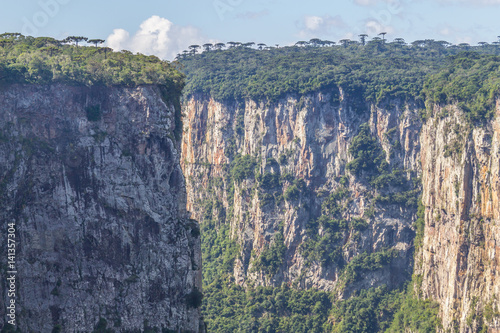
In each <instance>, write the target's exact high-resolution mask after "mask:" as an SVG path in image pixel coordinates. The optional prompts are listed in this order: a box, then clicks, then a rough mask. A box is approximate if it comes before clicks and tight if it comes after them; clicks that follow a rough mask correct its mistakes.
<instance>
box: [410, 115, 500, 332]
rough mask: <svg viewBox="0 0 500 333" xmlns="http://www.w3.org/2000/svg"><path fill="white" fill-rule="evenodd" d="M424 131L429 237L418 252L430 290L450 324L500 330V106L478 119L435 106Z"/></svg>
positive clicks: (419, 271) (425, 284)
mask: <svg viewBox="0 0 500 333" xmlns="http://www.w3.org/2000/svg"><path fill="white" fill-rule="evenodd" d="M434 113H435V114H436V115H435V116H434V117H431V118H430V119H429V120H428V121H427V122H426V124H425V126H424V127H423V129H422V133H421V136H420V137H421V147H422V171H423V172H422V183H423V203H424V205H425V206H426V211H425V237H424V239H423V246H422V248H421V250H420V251H419V252H418V255H417V256H416V262H417V263H419V264H418V265H417V266H416V273H417V274H420V275H421V276H422V286H421V290H422V292H423V295H424V296H425V297H428V298H433V299H435V300H437V301H439V303H440V304H441V314H442V318H443V326H444V328H445V329H455V330H456V331H460V332H478V331H481V329H483V328H488V329H489V330H488V332H497V331H499V330H500V316H499V315H500V313H499V312H498V310H499V309H500V308H499V305H500V304H499V303H498V296H499V292H500V279H499V278H498V270H499V264H500V256H499V250H500V247H499V241H500V229H499V223H500V206H499V200H500V117H499V114H500V108H499V107H498V105H497V112H496V113H497V114H496V119H495V120H493V121H490V122H488V123H486V124H484V125H482V126H479V127H478V126H471V125H468V122H467V121H465V119H464V114H463V113H462V112H460V111H459V110H458V109H457V108H456V107H455V106H447V107H444V108H436V109H435V110H434Z"/></svg>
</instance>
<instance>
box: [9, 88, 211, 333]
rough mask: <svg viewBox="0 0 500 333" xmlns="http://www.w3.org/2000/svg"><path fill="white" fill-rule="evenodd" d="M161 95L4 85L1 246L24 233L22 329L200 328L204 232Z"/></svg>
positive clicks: (157, 91) (19, 265)
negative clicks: (192, 208) (190, 202)
mask: <svg viewBox="0 0 500 333" xmlns="http://www.w3.org/2000/svg"><path fill="white" fill-rule="evenodd" d="M162 96H164V94H162V91H161V88H160V87H156V86H141V87H137V88H124V87H109V88H104V87H102V88H86V87H78V86H70V85H64V84H53V85H46V86H41V85H10V86H6V87H5V86H4V87H2V88H1V90H0V193H1V195H0V198H1V202H2V209H1V211H0V217H1V218H0V219H1V221H2V239H5V237H6V235H7V225H6V224H7V223H8V222H14V223H15V225H16V226H15V228H16V240H17V248H16V250H17V253H16V259H15V260H16V263H15V265H16V269H17V277H16V278H17V293H16V302H17V318H16V319H17V325H18V327H19V329H21V331H23V332H51V331H53V330H54V329H55V331H61V332H77V331H79V332H82V331H85V332H90V331H92V330H94V329H95V328H96V327H99V328H100V329H103V328H104V327H106V326H107V327H108V328H111V329H113V330H115V331H139V330H144V329H146V328H155V327H156V328H158V329H164V330H172V331H173V330H175V331H177V330H182V331H189V332H198V331H199V330H200V324H201V323H200V313H199V309H198V307H199V303H200V292H199V291H200V289H201V254H200V240H199V228H198V225H197V223H196V222H195V221H194V220H191V219H189V218H188V216H187V215H188V214H187V212H186V210H185V206H186V197H185V195H186V194H185V184H184V178H183V175H182V170H181V169H180V165H179V158H180V150H179V143H180V142H179V141H178V139H177V138H176V135H175V134H176V133H175V117H176V114H175V111H174V107H173V104H172V103H170V102H169V101H168V100H164V99H162ZM174 98H175V97H174ZM4 244H5V243H4V242H3V241H2V248H1V250H0V252H1V253H2V258H5V257H6V251H7V247H6V246H4ZM2 261H3V260H2ZM1 269H2V273H1V275H2V277H5V276H6V272H5V271H6V269H7V268H6V267H5V266H2V267H1ZM1 283H2V288H1V291H0V295H1V298H2V300H6V299H7V295H6V294H5V292H6V285H5V284H6V281H5V279H3V278H2V282H1ZM5 311H6V308H5V302H4V301H2V302H1V303H0V317H1V318H2V322H3V321H4V320H5V319H6V316H5ZM201 326H202V325H201Z"/></svg>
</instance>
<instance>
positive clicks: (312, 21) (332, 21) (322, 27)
mask: <svg viewBox="0 0 500 333" xmlns="http://www.w3.org/2000/svg"><path fill="white" fill-rule="evenodd" d="M297 26H298V28H299V29H300V31H299V33H298V36H299V37H300V38H308V37H321V36H327V35H331V34H332V33H334V32H335V34H339V32H343V31H344V30H345V28H346V24H345V22H344V20H342V18H341V17H340V16H339V15H337V16H333V17H332V16H330V15H324V16H309V15H306V16H304V18H303V20H302V22H300V23H298V24H297Z"/></svg>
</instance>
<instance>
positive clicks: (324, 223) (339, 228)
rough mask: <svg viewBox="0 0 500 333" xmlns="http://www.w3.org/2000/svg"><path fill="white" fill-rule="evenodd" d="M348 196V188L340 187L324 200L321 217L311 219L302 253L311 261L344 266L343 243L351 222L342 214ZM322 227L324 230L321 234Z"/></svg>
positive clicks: (323, 264) (324, 264) (325, 264)
mask: <svg viewBox="0 0 500 333" xmlns="http://www.w3.org/2000/svg"><path fill="white" fill-rule="evenodd" d="M348 198H349V192H348V191H347V189H345V188H339V189H338V190H337V191H335V192H334V193H332V194H330V195H329V196H328V198H327V199H325V200H324V201H323V203H322V205H321V207H322V208H321V212H322V215H321V217H319V218H318V219H317V220H313V221H309V224H308V225H307V230H306V234H307V237H308V239H307V240H306V241H305V242H304V243H303V244H302V245H301V252H302V255H303V256H304V257H305V258H307V260H308V261H309V262H312V261H317V262H320V263H321V265H322V266H327V265H329V264H336V265H337V266H339V267H340V268H342V267H343V266H344V264H345V262H344V259H343V256H342V245H343V241H344V238H345V237H346V236H347V232H348V231H349V222H348V221H347V220H346V219H345V218H344V217H343V216H342V212H343V211H344V208H345V206H346V204H347V202H348ZM320 227H321V228H322V230H323V231H322V233H321V234H320V233H319V230H320Z"/></svg>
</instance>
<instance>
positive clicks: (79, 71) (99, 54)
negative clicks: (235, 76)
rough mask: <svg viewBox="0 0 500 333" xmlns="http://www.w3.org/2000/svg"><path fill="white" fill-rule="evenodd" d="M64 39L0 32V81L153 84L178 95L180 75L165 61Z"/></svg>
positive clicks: (125, 84)
mask: <svg viewBox="0 0 500 333" xmlns="http://www.w3.org/2000/svg"><path fill="white" fill-rule="evenodd" d="M65 42H69V41H58V40H55V39H54V38H49V37H38V38H34V37H25V36H23V35H20V34H2V35H0V45H1V47H0V84H2V83H3V84H6V83H7V84H8V83H38V84H47V83H52V82H64V83H70V84H82V85H87V86H91V85H108V86H109V85H124V86H136V85H141V84H157V85H161V86H164V87H166V88H167V90H168V91H170V92H173V93H175V94H176V95H179V96H180V93H181V91H182V88H183V86H184V75H183V74H181V73H180V72H179V71H177V69H176V68H175V67H174V66H173V65H172V64H170V63H169V62H166V61H162V60H160V59H159V58H157V57H155V56H145V55H142V54H137V55H133V54H132V53H131V52H128V51H122V52H112V50H111V49H109V48H102V47H82V46H80V47H77V46H74V45H67V44H64V43H65ZM73 42H74V41H73ZM96 45H97V44H96Z"/></svg>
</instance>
